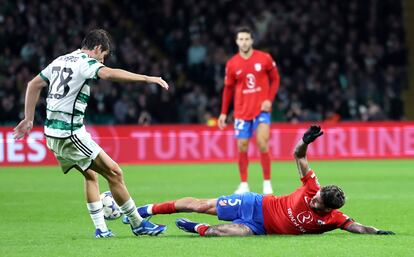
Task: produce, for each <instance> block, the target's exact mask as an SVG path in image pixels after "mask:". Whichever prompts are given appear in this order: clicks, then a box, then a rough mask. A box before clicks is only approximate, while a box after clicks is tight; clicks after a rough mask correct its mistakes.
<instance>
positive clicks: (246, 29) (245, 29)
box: [234, 26, 253, 39]
mask: <svg viewBox="0 0 414 257" xmlns="http://www.w3.org/2000/svg"><path fill="white" fill-rule="evenodd" d="M239 33H248V34H250V36H251V37H252V38H253V31H252V30H251V29H250V28H249V27H248V26H242V27H239V28H237V30H236V34H235V35H234V36H235V38H236V39H237V36H238V35H239Z"/></svg>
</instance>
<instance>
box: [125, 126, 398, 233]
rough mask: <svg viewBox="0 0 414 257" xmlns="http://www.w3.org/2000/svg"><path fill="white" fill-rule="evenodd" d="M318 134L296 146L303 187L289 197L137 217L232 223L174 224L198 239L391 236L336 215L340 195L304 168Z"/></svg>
mask: <svg viewBox="0 0 414 257" xmlns="http://www.w3.org/2000/svg"><path fill="white" fill-rule="evenodd" d="M322 134H323V132H322V131H321V128H320V127H319V126H311V127H310V128H309V129H308V130H307V131H306V132H305V134H304V135H303V137H302V139H301V140H300V141H299V143H298V144H297V146H296V149H295V160H296V164H297V167H298V172H299V176H300V178H301V181H302V184H303V185H302V186H301V187H300V188H299V189H297V190H296V191H295V192H293V193H291V194H290V195H286V196H273V195H261V194H255V193H244V194H233V195H230V196H221V197H219V198H218V199H196V198H190V197H187V198H182V199H179V200H176V201H171V202H165V203H160V204H150V205H146V206H143V207H139V208H138V212H139V214H140V215H141V216H142V217H144V218H146V217H149V216H151V215H156V214H169V213H176V212H198V213H205V214H211V215H217V217H218V219H219V220H224V221H231V222H232V224H221V225H214V226H210V225H207V224H203V223H196V222H192V221H190V220H188V219H177V221H176V225H177V226H178V228H180V229H182V230H184V231H186V232H191V233H198V234H200V235H201V236H248V235H266V234H283V235H286V234H290V235H300V234H321V233H324V232H327V231H330V230H334V229H337V228H340V229H343V230H346V231H349V232H353V233H360V234H380V235H389V234H394V233H393V232H392V231H385V230H379V229H376V228H374V227H370V226H364V225H361V224H359V223H357V222H355V221H354V220H352V219H351V218H349V217H348V216H346V215H345V214H343V213H342V212H340V211H339V210H338V209H339V208H341V207H342V206H343V205H344V204H345V194H344V192H343V191H342V190H341V189H340V188H339V187H338V186H335V185H329V186H324V187H321V186H320V185H319V182H318V179H317V178H316V175H315V173H314V172H313V171H312V170H311V169H310V168H309V164H308V161H307V160H306V151H307V148H308V144H310V143H311V142H313V141H314V140H315V139H316V138H317V137H319V136H321V135H322ZM124 222H126V223H127V220H126V219H124Z"/></svg>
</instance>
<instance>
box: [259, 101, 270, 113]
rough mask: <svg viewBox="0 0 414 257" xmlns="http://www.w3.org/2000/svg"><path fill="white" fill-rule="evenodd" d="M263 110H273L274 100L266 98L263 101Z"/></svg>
mask: <svg viewBox="0 0 414 257" xmlns="http://www.w3.org/2000/svg"><path fill="white" fill-rule="evenodd" d="M261 110H262V111H264V112H270V111H271V110H272V102H271V101H269V100H264V101H263V103H262V107H261Z"/></svg>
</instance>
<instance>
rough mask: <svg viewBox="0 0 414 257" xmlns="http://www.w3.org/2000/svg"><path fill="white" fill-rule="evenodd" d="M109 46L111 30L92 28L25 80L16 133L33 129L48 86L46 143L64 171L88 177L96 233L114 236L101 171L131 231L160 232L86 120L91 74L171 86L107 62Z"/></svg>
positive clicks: (20, 135) (160, 227) (87, 190)
mask: <svg viewBox="0 0 414 257" xmlns="http://www.w3.org/2000/svg"><path fill="white" fill-rule="evenodd" d="M111 46H112V42H111V38H110V35H109V34H108V33H107V32H106V31H105V30H102V29H97V30H92V31H90V32H89V33H88V34H87V35H86V37H85V38H84V39H83V41H82V45H81V49H78V50H76V51H74V52H72V53H69V54H66V55H62V56H60V57H58V58H56V59H55V60H54V61H53V62H52V63H50V64H49V65H48V66H47V67H46V68H45V69H44V70H42V71H41V72H40V73H39V75H37V76H36V77H35V78H33V79H32V80H31V81H30V82H29V83H28V86H27V91H26V99H25V110H24V113H25V118H24V120H22V121H21V122H20V123H19V124H18V125H17V126H16V127H15V128H14V138H15V139H21V138H23V137H24V136H25V134H27V133H28V132H29V131H30V130H31V129H32V127H33V118H34V111H35V108H36V102H37V101H38V99H39V95H40V92H41V90H42V89H43V88H44V87H46V86H49V89H48V94H47V115H46V116H47V117H46V121H45V126H44V129H45V135H46V140H47V146H48V148H49V149H50V150H51V151H52V152H53V153H54V154H55V156H56V158H57V160H58V161H59V163H60V165H61V168H62V170H63V172H64V173H65V174H66V173H67V172H69V170H70V169H72V168H76V169H77V170H78V171H80V172H81V173H82V174H83V176H84V177H85V194H86V201H87V208H88V210H89V213H90V216H91V218H92V221H93V223H94V225H95V237H97V238H100V237H112V236H113V234H112V232H111V230H109V229H108V227H107V226H106V223H105V220H104V215H103V206H102V202H101V201H100V198H99V195H100V193H99V185H98V176H97V173H99V174H101V175H102V176H103V177H104V178H105V179H106V180H107V181H108V184H109V188H110V190H111V192H112V195H113V197H114V199H115V201H116V203H117V204H118V205H119V206H120V208H121V211H122V212H123V213H124V214H125V215H126V216H127V217H128V219H129V220H130V221H131V229H132V232H133V234H135V235H137V236H138V235H145V234H146V235H158V234H160V233H162V232H164V231H165V229H166V227H165V226H163V225H158V224H154V223H151V222H149V221H146V220H143V219H142V217H141V216H140V215H139V214H138V212H137V208H136V206H135V202H134V201H133V200H132V198H131V196H130V195H129V193H128V190H127V187H126V185H125V182H124V176H123V173H122V170H121V168H120V167H119V166H118V164H117V163H116V162H115V161H113V160H112V159H111V158H110V157H109V156H108V155H107V154H106V153H105V152H104V151H103V150H102V148H101V147H100V146H99V145H98V144H96V143H95V141H94V140H93V139H92V138H91V135H90V134H89V133H88V132H87V131H86V129H85V126H84V125H83V117H84V113H85V110H86V107H87V101H88V98H89V94H90V84H89V83H90V81H91V80H93V79H97V78H101V79H105V80H111V81H118V82H147V83H155V84H158V85H160V86H161V87H163V88H165V89H168V84H167V83H166V82H165V81H164V80H163V79H162V78H160V77H151V76H145V75H140V74H136V73H132V72H128V71H125V70H121V69H112V68H109V67H106V66H105V65H104V64H103V62H104V59H105V57H106V56H107V55H108V54H109V52H110V50H111Z"/></svg>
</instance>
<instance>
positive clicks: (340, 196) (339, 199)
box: [321, 185, 345, 209]
mask: <svg viewBox="0 0 414 257" xmlns="http://www.w3.org/2000/svg"><path fill="white" fill-rule="evenodd" d="M321 198H322V201H323V204H324V205H325V207H327V208H332V209H339V208H341V207H342V206H343V205H344V204H345V194H344V191H342V189H341V188H339V187H338V186H335V185H329V186H324V187H322V188H321Z"/></svg>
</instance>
